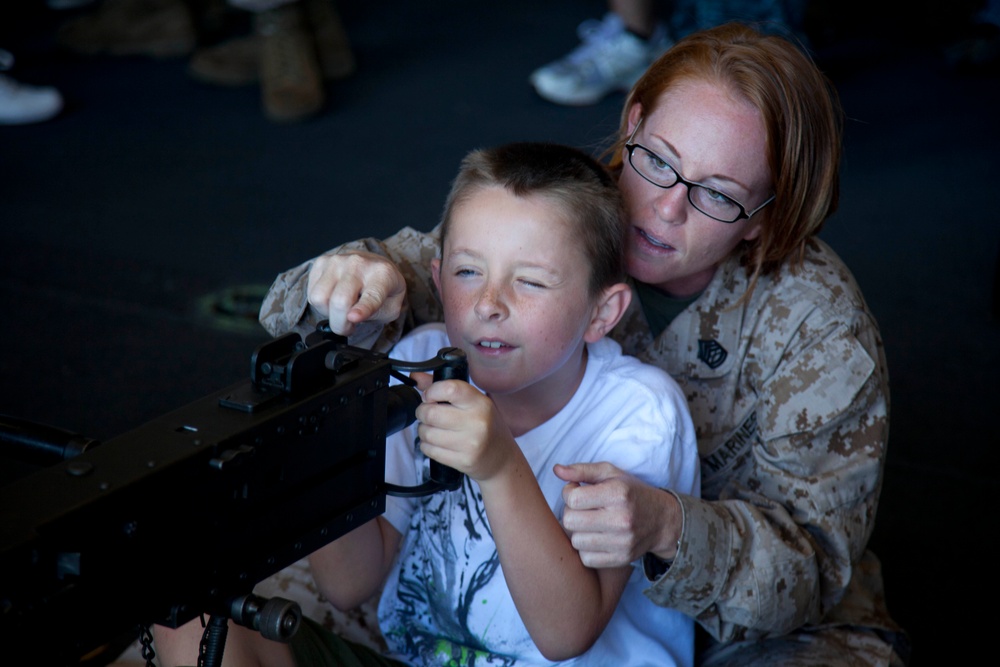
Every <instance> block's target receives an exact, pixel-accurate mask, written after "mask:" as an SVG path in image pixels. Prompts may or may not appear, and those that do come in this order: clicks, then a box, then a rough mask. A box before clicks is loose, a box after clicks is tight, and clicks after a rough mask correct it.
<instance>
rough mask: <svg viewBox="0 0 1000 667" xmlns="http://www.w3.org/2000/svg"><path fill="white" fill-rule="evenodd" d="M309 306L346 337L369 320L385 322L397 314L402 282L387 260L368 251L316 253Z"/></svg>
mask: <svg viewBox="0 0 1000 667" xmlns="http://www.w3.org/2000/svg"><path fill="white" fill-rule="evenodd" d="M308 295H309V305H310V306H312V307H313V309H315V310H316V312H317V313H319V314H320V316H321V317H325V318H327V319H328V320H329V322H330V328H331V329H332V330H333V332H334V333H337V334H340V335H342V336H348V335H350V334H352V333H354V327H355V325H357V324H359V323H361V322H366V321H369V320H372V321H375V322H381V323H388V322H392V321H393V320H395V319H396V318H397V317H399V313H400V310H401V309H402V306H403V298H404V297H405V296H406V281H405V280H404V279H403V274H402V273H400V271H399V269H398V268H396V265H395V264H393V263H392V261H390V260H389V259H386V258H385V257H382V256H381V255H376V254H374V253H370V252H361V251H351V252H345V253H340V254H326V255H320V256H319V257H317V258H316V259H315V261H313V265H312V269H310V271H309V286H308Z"/></svg>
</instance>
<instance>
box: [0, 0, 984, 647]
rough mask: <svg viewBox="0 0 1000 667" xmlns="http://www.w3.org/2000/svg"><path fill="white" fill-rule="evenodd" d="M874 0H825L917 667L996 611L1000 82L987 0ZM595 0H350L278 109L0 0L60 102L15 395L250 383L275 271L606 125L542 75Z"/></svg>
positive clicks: (5, 255)
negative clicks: (973, 45) (343, 39)
mask: <svg viewBox="0 0 1000 667" xmlns="http://www.w3.org/2000/svg"><path fill="white" fill-rule="evenodd" d="M873 4H875V3H867V4H863V3H860V2H848V3H832V2H831V3H816V4H815V5H814V9H813V12H812V16H813V19H812V20H813V25H812V29H813V30H814V32H813V35H814V38H815V46H816V49H817V56H818V58H819V62H820V63H821V65H822V66H823V68H824V69H825V70H826V71H827V72H828V73H829V74H830V76H831V78H832V79H833V80H834V82H835V83H836V84H837V86H838V88H839V90H840V93H841V96H842V99H843V104H844V107H845V110H846V113H847V117H848V122H847V128H846V152H845V158H844V162H843V170H842V175H843V188H842V197H841V207H840V210H839V212H838V213H837V214H836V216H835V217H834V218H833V219H832V220H830V221H829V223H828V225H827V227H826V229H825V230H824V232H823V234H822V236H823V238H825V239H826V240H828V241H829V242H830V243H831V244H832V245H833V246H834V248H835V249H836V250H837V251H838V252H839V253H840V254H841V255H842V256H843V257H844V259H845V260H846V261H847V263H848V265H849V266H850V267H851V268H852V270H853V271H854V273H855V275H856V277H857V278H858V280H859V282H860V284H861V286H862V288H863V290H864V292H865V295H866V297H867V299H868V302H869V304H870V306H871V308H872V310H873V311H874V313H875V315H876V317H877V318H878V319H879V322H880V324H881V327H882V333H883V335H884V339H885V345H886V350H887V355H888V360H889V368H890V375H891V386H892V392H893V393H892V434H891V438H890V448H889V458H888V464H887V467H886V474H885V484H884V490H883V494H882V502H881V505H880V508H879V520H878V524H877V528H876V531H875V535H874V537H873V539H872V547H873V549H874V550H875V551H876V553H877V554H878V555H879V556H880V557H881V559H882V561H883V565H884V568H885V579H886V589H887V597H888V604H889V608H890V610H891V611H892V612H893V614H894V615H895V616H896V618H897V619H898V620H899V621H900V622H901V623H902V624H903V625H904V626H905V627H906V628H908V629H909V630H910V632H911V633H912V635H913V643H914V648H915V651H914V659H913V664H914V665H918V666H926V665H939V664H962V663H970V662H974V661H977V660H978V656H979V655H981V652H982V651H984V650H985V651H989V650H990V649H991V646H992V644H993V643H994V642H993V641H991V640H992V639H994V638H993V637H991V636H990V635H989V634H987V633H988V632H990V631H991V630H993V628H994V627H995V625H996V621H997V620H998V619H997V614H996V611H995V600H996V594H997V592H998V589H997V586H996V584H995V579H996V576H997V575H996V573H995V572H994V570H993V569H992V568H993V564H994V561H995V558H994V545H995V544H996V533H997V526H998V522H997V518H996V509H997V503H996V501H995V498H996V492H997V490H998V486H1000V485H998V479H1000V476H998V473H997V466H998V464H1000V456H998V446H1000V428H998V426H997V421H996V419H997V412H998V408H1000V400H998V396H1000V392H998V391H997V389H996V382H997V372H998V371H1000V346H998V343H1000V317H998V313H997V308H996V299H997V292H996V290H997V285H996V283H997V273H996V272H997V261H998V254H1000V224H998V223H1000V199H998V196H997V195H998V192H997V185H996V184H997V183H998V182H1000V158H998V156H1000V153H998V149H1000V127H998V122H997V112H996V109H997V105H998V102H1000V85H998V77H997V75H996V73H995V71H994V72H992V73H991V72H988V71H987V72H984V71H974V72H969V71H966V70H963V69H961V68H956V67H954V66H953V65H952V60H950V59H949V57H948V55H949V54H950V53H953V51H950V50H949V49H952V48H953V47H954V45H955V43H956V42H957V40H958V39H959V38H961V37H962V36H963V32H962V28H963V25H964V19H965V17H966V16H967V15H968V11H967V10H968V9H969V6H970V5H971V6H975V3H962V2H959V3H943V2H919V3H908V4H907V5H906V7H905V8H902V9H905V12H906V13H905V14H901V13H900V11H901V8H895V9H894V10H893V12H890V11H888V10H878V12H879V13H875V14H872V13H870V12H871V8H870V7H869V5H873ZM604 8H605V6H604V4H603V3H602V2H598V1H594V0H589V1H587V2H579V1H575V0H552V1H549V2H545V3H534V2H528V1H526V0H512V1H509V2H502V3H499V2H494V3H470V2H459V1H457V0H450V1H440V2H422V3H411V2H402V1H398V0H397V1H381V2H365V3H349V2H341V3H340V9H341V15H342V17H343V19H344V22H345V24H346V25H347V28H348V30H349V32H350V36H351V40H352V44H353V46H354V49H355V55H356V57H357V59H358V71H357V73H356V74H355V75H353V76H352V77H351V78H349V79H347V80H344V81H339V82H335V83H332V84H330V85H329V86H328V88H327V95H328V99H327V105H326V108H325V109H324V110H323V112H322V113H321V114H320V115H319V116H318V117H316V118H315V119H313V120H310V121H308V122H304V123H300V124H295V125H278V124H274V123H271V122H269V121H267V120H266V119H265V118H264V116H263V114H262V113H261V108H260V101H259V89H258V88H257V87H256V86H249V87H246V88H240V89H224V88H214V87H210V86H206V85H203V84H199V83H197V82H195V81H194V80H193V79H191V78H190V77H189V76H188V74H187V73H186V60H185V59H184V58H174V59H166V60H154V59H150V58H143V57H110V56H97V57H81V56H77V55H73V54H70V53H67V52H64V51H61V50H60V49H58V48H57V47H56V45H55V42H54V38H53V35H54V30H55V27H56V26H57V25H58V24H59V23H60V22H61V21H63V20H65V19H67V18H71V17H72V16H75V15H77V14H76V13H73V12H69V13H67V12H53V11H50V10H48V9H46V8H45V6H44V5H43V4H42V3H41V2H40V0H39V2H37V3H31V2H24V1H23V0H22V1H21V2H20V3H18V2H4V3H3V8H2V9H0V46H3V47H4V48H7V49H9V50H11V51H13V52H14V53H15V54H16V55H17V56H18V63H17V67H16V69H15V70H14V72H13V74H14V75H15V76H16V77H17V78H19V79H21V80H22V81H25V82H30V83H35V84H44V85H54V86H57V87H58V88H59V89H60V90H61V91H62V93H63V94H64V96H65V98H66V100H67V109H66V111H65V112H64V113H63V114H62V115H61V116H60V117H59V118H57V119H55V120H54V121H51V122H48V123H44V124H38V125H30V126H20V127H0V318H2V319H0V321H2V326H0V413H6V414H8V415H14V416H18V417H22V418H26V419H31V420H36V421H40V422H44V423H47V424H51V425H55V426H59V427H62V428H66V429H70V430H73V431H76V432H79V433H82V434H84V435H87V436H90V437H94V438H97V439H99V440H105V439H109V438H111V437H113V436H115V435H117V434H120V433H122V432H124V431H126V430H129V429H131V428H134V427H136V426H138V425H140V424H142V423H144V422H145V421H147V420H149V419H152V418H153V417H156V416H158V415H160V414H162V413H164V412H167V411H169V410H172V409H174V408H177V407H180V406H182V405H184V404H186V403H188V402H190V401H192V400H195V399H198V398H201V397H203V396H205V395H207V394H209V393H211V392H214V391H215V390H217V389H221V388H222V387H224V386H227V385H229V384H231V383H233V382H236V381H238V380H241V379H243V378H245V377H246V376H247V373H248V369H249V358H250V354H251V352H252V351H253V349H254V347H255V346H256V345H257V344H258V343H259V342H261V341H263V340H265V339H266V336H265V334H264V333H263V331H262V330H260V329H259V328H257V327H256V326H255V325H254V324H253V320H254V314H253V311H254V309H255V307H256V299H257V298H258V295H259V293H260V290H261V289H263V288H265V287H266V286H267V285H268V284H269V283H270V281H271V280H272V279H273V278H274V276H275V275H276V274H277V273H279V272H280V271H282V270H284V269H286V268H289V267H291V266H293V265H295V264H298V263H299V262H301V261H303V260H305V259H307V258H309V257H311V256H313V255H316V254H318V253H319V252H320V251H323V250H325V249H327V248H329V247H332V246H334V245H336V244H339V243H341V242H343V241H347V240H350V239H354V238H357V237H360V236H367V235H374V236H384V235H388V234H389V233H391V232H393V231H395V230H397V229H399V228H400V227H402V226H404V225H411V226H413V227H416V228H418V229H429V228H430V227H431V226H432V225H433V224H434V223H435V222H436V220H437V217H438V215H439V212H440V209H441V205H442V203H443V199H444V196H445V194H446V191H447V188H448V184H449V182H450V179H451V178H452V176H453V174H454V172H455V170H456V168H457V165H458V162H459V160H460V158H461V157H462V156H463V155H464V154H465V153H466V152H467V151H468V150H470V149H471V148H473V147H476V146H482V145H491V144H496V143H499V142H505V141H511V140H545V141H557V142H562V143H567V144H571V145H576V146H579V147H583V148H586V149H596V148H597V147H598V146H601V145H603V142H604V140H605V139H606V137H608V136H609V135H610V134H611V133H612V132H613V131H614V129H615V128H616V126H617V120H618V114H619V112H620V105H621V102H622V99H623V98H622V96H620V95H613V96H611V97H609V98H608V99H606V100H605V101H604V102H602V103H600V104H598V105H596V106H593V107H588V108H564V107H558V106H554V105H551V104H548V103H546V102H544V101H543V100H541V99H539V98H538V97H537V96H536V95H535V94H534V93H533V91H532V90H531V88H530V87H529V85H528V84H527V76H528V74H529V72H530V71H531V70H532V69H534V68H535V67H537V66H539V65H541V64H543V63H545V62H548V61H549V60H551V59H553V58H555V57H557V56H560V55H562V54H563V53H565V52H566V51H568V50H569V49H570V48H572V47H573V46H574V45H575V43H576V37H575V34H574V28H575V26H576V25H577V23H579V22H580V21H581V20H584V19H586V18H589V17H599V16H600V15H601V14H602V13H603V11H604ZM866 11H868V12H869V13H867V14H866V13H865V12H866ZM247 311H249V313H250V314H249V315H247V314H246V312H247ZM2 470H3V474H4V478H10V477H13V476H15V475H19V474H22V473H24V472H27V471H26V470H24V469H23V468H21V467H19V466H17V465H16V464H13V463H7V462H4V463H3V466H2ZM9 575H10V573H3V576H9ZM984 608H985V609H986V611H983V609H984Z"/></svg>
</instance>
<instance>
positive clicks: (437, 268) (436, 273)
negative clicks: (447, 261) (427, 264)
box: [431, 257, 441, 294]
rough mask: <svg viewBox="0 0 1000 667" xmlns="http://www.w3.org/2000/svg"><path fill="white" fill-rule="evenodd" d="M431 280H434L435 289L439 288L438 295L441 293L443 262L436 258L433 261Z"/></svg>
mask: <svg viewBox="0 0 1000 667" xmlns="http://www.w3.org/2000/svg"><path fill="white" fill-rule="evenodd" d="M431 278H432V279H433V280H434V287H437V291H438V294H440V293H441V260H440V259H438V258H437V257H435V258H434V259H432V260H431Z"/></svg>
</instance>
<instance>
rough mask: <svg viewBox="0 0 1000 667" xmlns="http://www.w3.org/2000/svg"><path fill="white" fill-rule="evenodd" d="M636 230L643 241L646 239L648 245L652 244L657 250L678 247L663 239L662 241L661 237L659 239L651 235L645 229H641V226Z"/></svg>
mask: <svg viewBox="0 0 1000 667" xmlns="http://www.w3.org/2000/svg"><path fill="white" fill-rule="evenodd" d="M635 231H636V234H637V235H638V236H639V239H640V240H641V241H644V242H645V243H646V244H647V245H649V246H652V247H653V248H654V249H655V250H660V251H663V250H676V248H674V247H673V246H672V245H670V244H669V243H664V242H663V241H660V240H659V239H657V238H656V237H654V236H651V235H650V234H648V233H647V232H646V231H645V230H643V229H640V228H639V227H636V228H635Z"/></svg>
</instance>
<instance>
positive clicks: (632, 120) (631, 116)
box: [625, 102, 642, 137]
mask: <svg viewBox="0 0 1000 667" xmlns="http://www.w3.org/2000/svg"><path fill="white" fill-rule="evenodd" d="M640 118H642V105H641V104H639V103H638V102H636V103H635V104H633V105H632V108H631V109H629V110H628V129H627V130H626V132H627V134H626V135H625V136H626V137H628V136H631V135H632V133H633V132H635V126H636V125H638V124H639V119H640Z"/></svg>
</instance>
